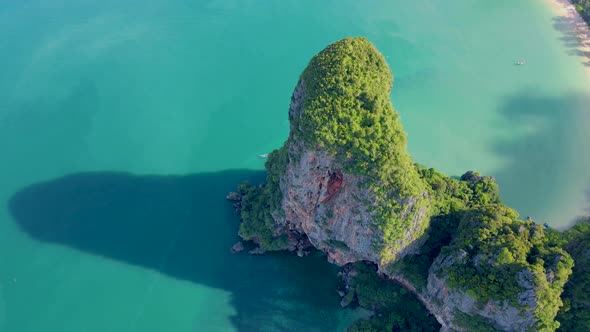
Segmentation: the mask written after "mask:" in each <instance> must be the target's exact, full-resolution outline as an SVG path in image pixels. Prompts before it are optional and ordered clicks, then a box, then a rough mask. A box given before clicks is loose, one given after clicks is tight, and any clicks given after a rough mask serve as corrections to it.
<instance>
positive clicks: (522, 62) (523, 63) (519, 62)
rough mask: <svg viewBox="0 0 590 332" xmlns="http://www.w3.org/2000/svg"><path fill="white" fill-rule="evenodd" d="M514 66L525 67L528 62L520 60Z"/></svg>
mask: <svg viewBox="0 0 590 332" xmlns="http://www.w3.org/2000/svg"><path fill="white" fill-rule="evenodd" d="M514 64H515V65H517V66H522V65H525V64H526V61H524V60H518V61H516V62H515V63H514Z"/></svg>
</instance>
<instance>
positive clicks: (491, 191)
mask: <svg viewBox="0 0 590 332" xmlns="http://www.w3.org/2000/svg"><path fill="white" fill-rule="evenodd" d="M416 168H417V170H418V173H419V174H420V177H421V178H422V180H423V181H424V182H425V183H426V184H427V188H428V193H429V196H430V198H431V210H432V211H431V215H432V218H431V221H430V227H429V229H428V231H427V239H426V242H425V243H424V245H423V246H422V247H421V248H420V253H419V254H417V255H408V256H405V257H404V258H403V259H402V260H401V261H399V262H398V263H396V265H395V266H394V269H396V270H398V271H399V272H401V273H402V274H403V275H404V277H405V278H406V279H408V280H409V281H411V282H412V284H413V285H414V286H415V287H417V288H418V289H424V288H425V287H426V279H427V278H428V269H430V266H431V265H432V262H434V260H435V259H436V257H437V256H438V255H439V253H440V250H441V248H442V247H444V246H447V245H449V244H450V243H451V240H452V239H453V236H454V235H455V231H456V229H457V227H458V225H459V221H460V219H461V216H462V214H463V212H464V211H465V210H466V209H468V208H472V207H475V206H480V205H484V204H497V203H500V198H499V196H498V185H497V184H496V183H495V182H494V180H493V179H492V178H490V177H485V176H480V175H479V173H475V172H467V173H465V174H464V175H463V176H462V177H461V179H460V180H458V179H454V178H451V177H448V176H446V175H444V174H442V173H440V172H437V171H436V170H435V169H433V168H426V167H424V166H421V165H416Z"/></svg>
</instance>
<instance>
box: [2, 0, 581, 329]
mask: <svg viewBox="0 0 590 332" xmlns="http://www.w3.org/2000/svg"><path fill="white" fill-rule="evenodd" d="M554 16H555V15H554V14H553V13H552V12H551V8H550V7H549V6H546V5H544V3H543V2H541V1H536V0H523V1H519V2H518V3H515V2H514V1H496V2H493V3H492V2H486V3H483V2H482V3H475V2H472V1H467V0H451V1H445V2H443V1H433V0H429V1H426V0H418V1H412V2H407V1H394V2H392V1H377V0H375V1H373V0H371V1H367V2H363V3H362V4H360V3H359V2H357V1H311V0H304V1H301V0H299V1H255V0H251V1H231V0H224V1H180V0H172V1H167V2H156V1H141V2H140V1H126V2H124V3H122V2H120V1H108V0H107V1H101V2H100V4H98V5H97V4H94V3H90V2H81V1H70V0H65V1H45V0H36V1H29V0H25V1H15V0H8V1H4V2H2V4H0V27H1V29H0V50H2V52H1V55H0V71H1V72H2V75H0V151H1V152H2V155H3V159H2V162H1V163H0V184H1V185H0V202H1V206H0V331H6V332H29V331H31V332H32V331H35V332H36V331H60V332H79V331H88V332H94V331H96V332H98V331H101V332H102V331H113V332H119V331H121V332H123V331H130V332H135V331H137V332H139V331H142V332H143V331H180V332H183V331H341V330H343V329H344V327H345V326H346V324H347V323H348V322H350V320H352V319H353V318H354V317H356V316H358V315H362V314H363V313H362V312H358V311H353V310H345V309H341V308H340V306H339V297H338V294H337V293H336V291H335V289H336V273H337V268H336V267H334V266H331V265H329V264H327V263H325V259H324V258H323V257H320V256H314V257H308V258H306V259H300V258H298V257H296V256H293V255H286V254H273V255H267V256H249V255H232V254H231V253H230V252H229V248H230V247H231V245H232V244H233V243H234V242H235V241H237V236H236V230H237V225H238V220H237V217H236V216H235V214H234V212H233V210H232V208H231V204H228V203H227V202H226V201H225V199H224V197H225V193H226V192H227V191H229V190H232V189H233V188H235V186H236V185H237V184H238V183H240V182H241V181H242V180H244V179H250V180H251V181H252V182H260V181H263V179H264V173H263V172H262V170H263V161H262V160H260V159H258V158H256V156H257V155H259V154H261V153H265V152H270V151H271V150H272V149H274V148H278V147H279V146H280V145H281V144H282V143H283V141H284V140H285V139H286V137H287V134H288V130H289V128H288V120H287V110H288V106H289V102H290V95H291V92H292V89H293V88H294V86H295V84H296V82H297V79H298V76H299V74H300V72H301V71H302V70H303V68H304V67H305V65H306V64H307V61H309V59H310V58H311V57H312V56H313V55H314V54H315V53H317V52H318V51H320V50H321V49H322V48H323V47H325V46H326V45H328V44H329V43H331V42H333V41H335V40H337V39H340V38H343V37H346V36H366V37H368V38H369V39H370V40H371V41H372V42H374V43H375V44H376V45H377V47H378V48H379V49H380V50H381V51H382V53H383V54H384V55H385V56H386V58H387V60H388V62H389V63H390V65H391V67H392V70H393V72H394V76H395V82H394V91H393V93H392V98H393V102H394V106H395V107H396V109H397V110H398V111H399V112H400V113H401V117H402V122H403V124H404V127H405V129H406V131H407V132H408V140H409V150H410V153H411V154H412V156H413V157H414V158H415V160H416V161H417V162H420V163H423V164H426V165H428V166H432V167H435V168H437V169H439V170H441V171H443V172H445V173H447V174H449V175H453V176H454V175H460V174H462V173H463V172H464V171H466V170H470V169H473V170H478V171H480V172H482V173H484V174H487V175H493V176H495V177H496V179H497V181H498V182H499V183H500V186H501V190H502V197H503V198H504V201H505V203H507V204H508V205H510V206H512V207H514V208H516V209H517V210H518V211H519V212H520V213H521V215H522V216H523V217H525V216H531V217H533V218H534V219H536V220H538V221H540V222H549V223H550V224H551V225H552V226H554V227H565V226H567V225H568V223H569V222H570V221H571V219H572V218H573V217H575V216H576V215H578V214H580V213H582V212H583V210H584V208H585V207H586V206H587V205H586V202H587V201H588V197H587V196H586V195H587V192H588V190H589V189H590V174H588V172H587V171H586V170H587V169H589V166H590V155H589V154H588V153H587V147H586V144H587V143H586V142H588V141H590V131H588V130H586V128H587V125H588V124H589V123H590V119H589V117H590V114H589V107H588V105H590V85H589V84H588V77H587V76H586V73H585V71H584V65H583V64H582V62H583V61H584V59H582V58H580V56H579V55H578V54H576V53H575V52H574V51H573V48H574V46H572V45H573V41H572V39H571V38H572V36H571V35H569V34H568V32H567V30H565V28H564V26H563V24H562V23H563V22H562V21H560V19H558V18H556V17H554ZM519 59H526V62H527V64H526V65H524V66H516V65H514V62H515V61H517V60H519Z"/></svg>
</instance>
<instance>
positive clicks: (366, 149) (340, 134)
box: [290, 38, 427, 262]
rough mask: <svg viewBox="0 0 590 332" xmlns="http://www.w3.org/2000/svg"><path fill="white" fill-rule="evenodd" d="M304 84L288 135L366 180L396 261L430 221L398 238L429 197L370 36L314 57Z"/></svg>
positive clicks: (383, 245)
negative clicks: (300, 104)
mask: <svg viewBox="0 0 590 332" xmlns="http://www.w3.org/2000/svg"><path fill="white" fill-rule="evenodd" d="M301 82H302V84H303V90H304V92H303V96H304V99H303V110H302V112H301V114H299V115H295V116H294V117H292V119H291V122H292V123H291V128H294V130H292V132H291V137H290V140H291V139H294V138H296V139H299V140H301V141H303V142H304V143H305V145H306V146H307V147H308V148H310V149H316V148H321V149H324V150H325V151H327V152H328V153H331V154H333V155H334V156H335V157H336V160H338V161H339V162H340V163H341V164H342V166H343V168H344V170H345V171H346V172H348V173H351V174H354V175H359V176H363V177H364V178H365V179H366V180H367V181H368V182H369V184H371V187H370V188H371V190H372V191H373V192H374V194H375V195H374V196H375V200H376V201H375V202H374V203H375V204H374V205H373V206H371V207H370V208H372V209H375V210H376V211H375V212H376V215H377V218H378V219H379V221H380V228H381V230H382V231H383V234H384V236H383V239H382V240H378V241H377V239H376V245H377V246H378V247H379V248H380V250H381V256H382V257H383V260H384V262H387V261H390V260H392V259H395V257H394V255H393V252H394V251H396V250H399V249H401V247H404V246H406V245H408V244H409V243H411V242H412V241H413V240H415V239H417V238H419V237H420V236H421V235H422V234H423V232H424V229H425V228H426V227H427V222H420V223H419V225H418V229H417V230H416V231H415V232H414V233H415V234H412V235H413V238H411V239H406V238H404V237H403V234H404V233H405V230H407V229H409V228H412V223H413V218H414V216H415V214H416V213H425V212H424V211H420V210H421V209H423V208H425V206H426V204H427V199H426V198H425V197H424V192H425V187H424V184H423V183H422V181H420V178H419V176H418V174H417V172H416V170H415V168H414V167H413V162H412V159H411V158H410V156H409V155H408V153H407V152H406V145H407V144H406V134H405V132H404V130H403V128H402V125H401V122H400V120H399V115H398V113H397V112H396V111H395V110H394V109H393V107H392V105H391V101H390V97H389V94H390V92H391V89H392V85H393V83H392V82H393V75H392V74H391V70H390V69H389V66H388V65H387V63H386V61H385V59H384V58H383V55H381V53H379V51H378V50H377V48H375V46H374V45H373V44H371V42H369V41H368V40H367V39H365V38H345V39H342V40H339V41H337V42H335V43H333V44H331V45H329V46H328V47H327V48H326V49H324V50H323V51H321V52H320V53H319V54H317V55H316V56H314V57H313V59H312V60H311V61H310V63H309V65H308V66H307V68H306V69H305V70H304V72H303V74H302V75H301ZM295 158H296V156H295ZM409 201H412V202H413V203H411V204H408V202H409ZM401 216H403V217H401ZM424 219H427V218H424Z"/></svg>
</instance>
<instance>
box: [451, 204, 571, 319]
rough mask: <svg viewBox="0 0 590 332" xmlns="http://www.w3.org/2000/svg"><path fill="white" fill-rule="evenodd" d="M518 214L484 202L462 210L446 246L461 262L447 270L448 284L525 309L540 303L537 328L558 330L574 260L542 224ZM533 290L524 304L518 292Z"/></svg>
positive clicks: (480, 298)
mask: <svg viewBox="0 0 590 332" xmlns="http://www.w3.org/2000/svg"><path fill="white" fill-rule="evenodd" d="M517 217H518V214H517V213H516V212H515V211H514V210H512V209H509V208H507V207H505V206H503V205H486V206H481V207H477V208H473V209H470V210H469V211H467V212H466V213H465V214H463V216H462V218H461V222H460V223H459V227H458V231H457V234H456V236H455V238H454V239H453V242H452V243H451V245H450V246H448V247H445V248H443V250H442V254H443V255H456V256H459V257H458V258H457V259H458V260H459V261H460V262H459V263H458V264H457V263H456V264H452V265H451V266H450V267H448V268H446V269H445V271H444V272H445V274H447V275H448V276H449V279H448V280H447V284H448V285H449V286H451V287H454V288H459V289H463V290H465V291H466V292H467V294H469V295H471V296H472V297H473V298H475V299H476V300H478V301H480V302H487V301H488V300H498V301H503V300H509V301H510V303H511V304H512V305H513V306H515V307H517V308H522V309H524V310H528V309H533V308H528V307H527V305H534V304H535V303H536V307H535V308H534V310H533V313H534V316H535V318H536V319H538V322H537V324H536V330H537V331H554V330H555V329H556V328H557V327H558V326H559V324H558V323H557V322H556V321H555V320H554V319H555V316H556V315H557V311H558V310H559V307H561V305H562V301H561V299H560V295H561V293H562V290H563V286H564V285H565V283H566V281H567V279H568V277H569V276H570V274H571V271H572V266H573V260H572V259H571V257H570V256H569V255H568V254H567V253H566V252H565V251H564V250H563V249H562V248H560V247H558V243H552V242H551V237H549V236H546V234H545V231H544V227H543V226H541V225H538V224H535V223H533V222H532V221H530V220H529V221H520V220H518V219H517ZM528 290H531V291H532V292H533V293H532V294H531V295H534V298H532V299H531V300H532V301H524V303H523V302H519V300H518V299H519V294H520V293H523V292H525V293H526V292H527V291H528ZM529 302H530V304H529Z"/></svg>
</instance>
